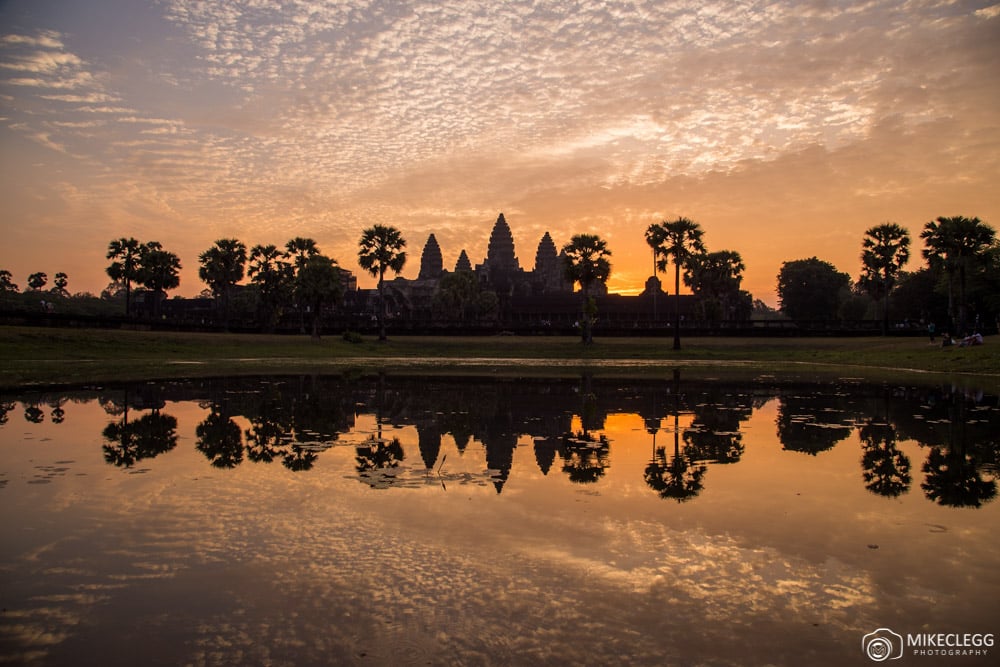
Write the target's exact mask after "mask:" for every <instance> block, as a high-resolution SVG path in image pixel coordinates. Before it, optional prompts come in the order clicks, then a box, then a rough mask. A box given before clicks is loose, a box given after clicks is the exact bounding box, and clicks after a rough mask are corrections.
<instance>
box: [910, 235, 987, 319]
mask: <svg viewBox="0 0 1000 667" xmlns="http://www.w3.org/2000/svg"><path fill="white" fill-rule="evenodd" d="M920 238H922V239H923V240H924V246H925V248H924V251H923V255H924V259H926V260H927V261H928V263H930V265H931V266H932V267H940V268H942V269H943V270H944V272H945V275H946V276H947V277H948V314H949V315H950V316H951V317H952V318H954V316H955V305H954V283H955V276H956V275H957V276H958V334H959V335H964V334H965V331H966V329H965V325H966V303H965V284H966V275H967V273H968V269H969V267H970V266H971V265H972V263H973V262H974V261H975V260H977V259H980V258H982V257H984V256H985V254H986V253H987V252H988V251H989V250H990V248H991V247H992V246H993V245H994V244H995V243H996V231H995V230H994V229H993V228H992V227H990V226H989V225H987V224H986V223H984V222H982V221H981V220H980V219H979V218H965V217H961V216H956V217H952V218H946V217H943V216H942V217H938V218H937V220H932V221H931V222H928V223H927V224H926V225H924V231H922V232H920Z"/></svg>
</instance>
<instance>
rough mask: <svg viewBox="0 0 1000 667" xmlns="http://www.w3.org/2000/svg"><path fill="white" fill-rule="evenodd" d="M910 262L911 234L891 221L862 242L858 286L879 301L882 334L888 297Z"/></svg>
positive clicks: (871, 231)
mask: <svg viewBox="0 0 1000 667" xmlns="http://www.w3.org/2000/svg"><path fill="white" fill-rule="evenodd" d="M909 260H910V232H908V231H906V230H905V229H904V228H902V227H900V226H899V225H897V224H896V223H894V222H885V223H882V224H881V225H876V226H874V227H872V228H871V229H869V230H868V231H866V232H865V237H864V239H863V240H862V241H861V270H862V274H861V285H862V286H863V287H864V288H865V291H867V292H868V293H869V294H871V296H872V297H873V298H875V299H880V300H881V301H882V335H883V336H885V335H886V334H888V332H889V294H890V292H892V290H893V288H894V287H895V286H896V281H897V279H898V278H899V274H900V272H902V270H903V266H904V265H905V264H906V263H907V262H908V261H909Z"/></svg>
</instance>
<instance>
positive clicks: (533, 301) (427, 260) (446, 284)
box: [133, 213, 697, 335]
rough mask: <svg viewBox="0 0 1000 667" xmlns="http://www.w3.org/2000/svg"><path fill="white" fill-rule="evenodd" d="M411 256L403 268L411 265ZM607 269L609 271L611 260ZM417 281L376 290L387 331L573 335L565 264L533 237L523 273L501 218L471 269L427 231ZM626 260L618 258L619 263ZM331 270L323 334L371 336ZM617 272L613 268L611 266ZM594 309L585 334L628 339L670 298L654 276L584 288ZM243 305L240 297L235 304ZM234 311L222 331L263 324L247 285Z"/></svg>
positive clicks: (193, 315)
mask: <svg viewBox="0 0 1000 667" xmlns="http://www.w3.org/2000/svg"><path fill="white" fill-rule="evenodd" d="M412 257H413V256H412V255H411V258H410V261H411V262H412V261H413V259H412ZM612 259H613V262H612V263H613V264H614V258H612ZM419 261H420V266H419V270H418V272H417V277H416V278H404V277H402V276H396V277H395V278H392V279H389V278H388V276H387V279H386V281H385V285H384V291H385V299H386V312H387V326H388V328H389V330H390V332H394V333H420V334H435V333H440V334H451V333H456V334H462V333H465V334H476V333H515V334H548V333H552V334H577V333H579V332H578V330H577V324H578V321H579V319H580V315H581V310H582V300H581V295H580V293H579V292H578V291H574V285H573V284H571V283H570V282H569V281H568V280H567V279H566V278H565V270H564V266H565V264H564V263H565V259H564V256H563V253H561V252H560V251H559V250H558V246H557V245H556V242H555V240H554V239H553V238H552V236H551V234H549V232H545V233H544V234H543V235H542V238H541V239H539V241H538V245H537V246H536V249H535V261H534V267H533V268H532V269H530V270H527V269H525V268H524V267H523V266H522V265H521V262H520V260H519V259H518V256H517V253H516V250H515V241H514V235H513V233H512V232H511V229H510V225H508V224H507V220H506V218H505V217H504V214H503V213H500V214H499V215H498V216H497V219H496V222H495V223H494V224H493V229H492V231H491V232H490V237H489V243H488V244H487V248H486V255H485V257H484V258H483V260H482V262H480V263H478V264H473V263H472V261H471V260H470V257H469V252H468V251H467V249H465V248H463V249H462V250H461V251H460V252H459V255H458V260H457V261H456V262H455V266H454V267H453V268H452V269H451V270H449V269H447V268H445V266H444V260H443V255H442V252H441V246H440V244H439V243H438V240H437V237H436V236H435V235H434V234H433V233H432V234H430V235H429V236H428V237H427V240H426V241H425V242H424V245H423V248H422V249H421V251H420V259H419ZM624 261H625V260H624V259H622V260H619V262H624ZM345 266H350V263H348V262H344V263H342V264H341V266H340V267H339V270H340V284H341V287H342V288H343V291H344V294H343V299H342V300H341V301H340V302H339V303H337V304H330V305H327V306H325V307H324V312H323V317H322V329H323V331H324V332H325V333H328V334H329V333H342V332H345V331H352V332H360V333H372V332H374V331H375V330H376V321H377V313H378V312H379V307H380V306H379V293H378V290H377V289H375V288H371V289H365V288H359V287H358V279H357V275H356V274H355V273H354V272H352V271H350V270H348V269H347V268H345ZM617 268H621V264H618V265H617ZM144 296H146V295H145V294H144V292H143V291H142V290H137V291H135V292H134V293H133V299H134V304H135V308H136V312H137V313H141V314H142V315H141V317H142V316H144V317H146V318H147V319H154V318H151V317H150V315H149V313H148V312H145V311H146V310H148V309H144ZM591 296H593V297H594V299H595V302H596V305H597V320H596V323H595V325H594V331H595V332H596V333H599V334H604V335H608V334H616V335H631V334H634V333H639V334H642V333H654V332H656V333H661V334H662V333H663V332H664V331H665V330H666V329H668V328H670V326H671V322H672V321H673V313H674V308H675V307H676V306H675V299H674V298H673V297H672V296H671V297H669V298H668V294H667V292H666V291H665V290H664V289H663V287H662V285H661V283H660V280H659V278H657V277H656V276H650V277H649V278H648V279H647V281H646V284H645V289H644V290H643V292H642V293H641V294H638V295H622V294H612V293H609V292H608V287H607V285H606V284H604V283H599V284H596V285H593V286H592V287H591ZM241 299H242V300H241ZM233 302H234V304H240V303H242V304H245V305H243V306H242V308H241V307H240V305H235V306H234V308H233V309H231V312H230V313H229V320H228V328H229V329H230V330H237V331H238V330H245V331H254V330H260V328H261V327H262V323H261V321H259V314H258V313H257V312H255V310H256V305H255V303H256V292H255V287H254V286H253V285H251V284H246V285H237V286H236V289H235V290H234V297H233ZM678 305H679V309H680V313H681V318H682V320H683V322H682V326H683V323H684V322H690V323H694V322H695V320H696V316H695V313H696V306H697V304H696V301H695V298H694V297H693V296H691V295H681V297H680V299H679V302H678ZM158 310H159V313H158V314H157V315H156V317H155V321H156V324H157V326H159V327H177V328H184V329H201V328H207V329H211V328H218V327H219V326H220V325H222V324H223V323H222V322H220V321H219V315H220V311H219V309H218V308H217V304H216V303H215V302H214V300H213V299H212V298H209V297H199V298H193V299H186V298H176V297H175V298H172V299H166V300H163V301H162V302H161V304H160V306H159V308H158ZM299 313H300V310H299V309H298V307H297V306H296V304H294V303H288V304H287V306H286V308H285V309H284V313H283V314H282V316H281V319H280V321H279V322H278V324H277V328H276V331H279V332H280V331H284V332H289V333H291V332H293V331H297V330H299V328H300V327H301V316H300V314H299Z"/></svg>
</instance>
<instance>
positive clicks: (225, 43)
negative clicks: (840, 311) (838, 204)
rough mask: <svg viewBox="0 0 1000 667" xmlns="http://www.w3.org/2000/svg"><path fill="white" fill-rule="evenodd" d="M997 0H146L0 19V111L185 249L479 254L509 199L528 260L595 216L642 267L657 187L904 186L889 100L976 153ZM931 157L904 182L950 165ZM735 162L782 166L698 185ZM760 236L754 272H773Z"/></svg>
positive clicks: (748, 168)
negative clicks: (112, 16)
mask: <svg viewBox="0 0 1000 667" xmlns="http://www.w3.org/2000/svg"><path fill="white" fill-rule="evenodd" d="M996 7H997V6H996V5H988V4H985V3H955V2H945V1H938V0H911V1H910V2H907V3H901V4H895V3H876V2H861V3H854V4H849V5H843V4H830V3H822V2H807V3H802V2H784V1H777V0H774V1H769V2H766V3H721V2H719V3H709V4H705V3H696V2H693V0H682V1H673V2H662V1H660V0H635V1H633V2H623V3H605V2H596V1H595V2H569V1H568V0H565V1H564V0H543V1H540V2H528V1H527V0H524V1H512V2H504V3H495V2H486V1H485V0H482V1H480V0H469V1H466V2H461V3H447V4H444V5H442V4H441V3H438V2H432V1H430V0H425V1H418V2H412V3H397V2H390V1H388V0H350V1H347V2H338V3H326V2H315V1H309V0H289V1H288V2H283V3H280V4H279V3H261V2H256V1H251V0H234V1H233V2H227V3H205V2H198V1H195V0H164V2H161V3H157V4H156V5H155V6H153V7H150V8H145V9H143V10H142V11H144V12H147V13H148V15H144V19H145V20H146V22H147V23H148V24H149V25H155V26H157V29H156V30H150V31H149V34H148V35H144V41H143V44H142V45H141V47H139V46H137V47H134V48H135V51H134V52H129V53H122V52H111V53H106V52H103V51H102V50H101V48H100V46H99V45H95V43H93V42H90V41H88V40H87V39H85V38H84V37H86V36H85V35H81V34H80V33H79V30H81V28H80V27H79V26H76V28H77V32H74V31H71V30H64V31H55V30H53V27H52V25H38V26H35V27H34V29H32V30H26V31H24V32H23V33H22V34H8V35H5V36H3V37H0V77H3V81H2V83H0V85H2V88H3V89H2V91H0V92H2V94H3V95H4V99H5V100H7V99H9V100H10V102H9V103H8V102H6V101H5V102H4V114H3V115H4V116H5V117H6V118H7V120H4V121H3V126H4V127H5V128H6V131H12V132H15V133H17V134H18V135H19V136H22V137H33V139H32V140H33V141H34V142H35V143H36V144H37V145H43V144H44V142H43V143H41V144H39V143H38V142H39V141H40V137H45V138H46V140H47V141H49V142H51V146H50V147H54V146H61V147H63V148H64V149H65V150H66V151H67V152H66V153H61V154H60V155H62V156H63V157H64V159H70V156H77V157H78V158H79V159H80V161H81V163H85V164H87V165H89V166H90V168H91V169H90V172H89V173H98V172H100V173H102V174H103V176H102V178H100V179H93V178H88V179H87V183H86V186H85V187H86V188H89V189H90V191H91V195H92V196H93V197H94V198H95V199H101V198H104V199H107V200H108V201H109V202H112V204H111V205H112V206H113V207H114V208H116V209H117V208H121V209H123V210H125V211H128V210H135V211H146V210H148V209H147V207H146V206H144V205H136V206H131V205H128V204H121V205H119V203H118V202H116V201H114V200H116V199H117V198H119V197H120V196H121V192H122V189H121V188H119V187H118V185H117V179H122V180H126V181H128V182H130V183H131V182H135V183H137V184H141V186H137V187H134V188H128V189H126V191H127V192H134V193H138V194H137V196H139V197H140V198H143V199H145V197H146V196H147V194H143V193H148V196H149V197H151V198H152V199H154V200H155V201H157V202H159V203H160V204H164V203H168V205H167V206H163V207H162V208H158V210H164V211H172V212H175V213H176V215H177V216H178V218H177V219H176V220H174V221H172V224H171V225H169V226H164V227H165V228H168V227H169V228H170V229H176V230H177V231H176V232H175V234H176V240H177V242H178V243H181V244H184V245H185V247H184V248H183V249H182V250H183V251H184V252H192V253H197V252H200V250H202V249H203V248H197V247H189V246H188V244H190V245H191V246H194V244H203V245H205V246H207V245H208V244H210V243H211V242H212V240H214V239H213V238H211V236H212V235H213V234H216V233H219V234H222V233H225V234H227V235H233V234H237V233H243V234H244V235H245V236H247V237H248V239H247V240H248V241H250V242H256V241H257V240H258V238H252V239H251V238H249V237H251V236H253V237H268V238H269V240H271V241H275V242H277V241H280V240H282V239H280V238H273V237H274V236H276V235H278V234H282V235H284V234H286V233H287V232H292V231H295V232H296V233H297V234H299V235H301V234H307V235H312V236H316V237H320V238H319V240H321V241H322V242H323V243H324V244H325V245H326V246H327V247H328V248H330V250H329V251H330V252H333V253H335V254H337V255H341V256H351V255H353V254H354V247H353V246H354V243H355V242H356V237H357V235H358V232H359V231H360V228H361V227H362V226H364V225H366V224H370V223H372V222H391V223H394V224H396V223H399V224H402V223H404V222H405V223H406V224H407V225H409V226H408V228H406V229H404V232H405V233H407V235H408V236H410V237H411V238H418V237H422V238H426V235H427V234H428V233H430V232H432V231H434V232H439V233H440V235H439V240H441V241H442V246H443V250H444V253H445V256H446V262H448V261H450V257H451V256H452V255H455V256H457V252H458V249H460V247H466V248H467V249H468V250H469V253H470V256H471V257H473V258H476V256H478V255H480V254H482V253H483V252H484V249H485V237H486V235H488V233H489V226H490V225H491V224H492V220H494V219H495V217H496V213H499V211H501V210H504V211H516V212H517V213H516V214H515V215H514V217H513V218H511V224H512V226H517V225H523V228H524V229H525V230H526V231H525V232H523V234H524V236H525V237H526V238H522V237H520V236H519V237H518V239H517V240H518V243H519V249H518V251H519V254H520V255H521V257H522V263H523V260H524V258H525V257H527V256H528V255H530V254H533V250H534V244H535V243H536V242H537V237H540V235H541V232H543V231H545V230H550V231H552V232H553V233H554V234H555V235H557V236H565V237H567V238H568V236H569V235H570V234H571V233H574V232H576V231H582V230H583V228H584V227H586V228H588V229H598V230H602V231H607V233H608V234H613V235H614V236H616V239H615V244H616V254H615V258H616V262H615V264H616V269H615V270H616V272H619V271H620V272H621V273H619V275H620V276H627V277H628V280H630V281H631V280H633V278H637V279H638V282H637V283H635V284H634V285H633V287H635V286H638V285H641V282H642V281H643V280H644V277H642V275H641V271H640V269H639V268H637V266H634V264H635V263H634V262H630V261H628V260H627V257H630V256H631V255H632V254H633V252H640V251H641V252H642V253H643V255H642V257H643V259H642V260H641V262H642V265H643V266H644V265H645V264H646V262H645V259H644V257H645V254H644V253H645V250H644V248H643V247H642V240H641V230H642V229H643V228H644V227H645V225H647V224H648V223H649V222H651V221H655V219H654V220H649V219H645V222H643V219H644V216H646V215H647V214H655V212H656V211H660V210H662V209H664V208H665V207H666V208H670V209H671V210H673V211H676V212H677V213H678V214H686V215H690V216H692V217H695V218H705V219H706V220H707V221H708V224H713V222H712V217H713V216H714V213H715V212H716V211H728V210H729V209H731V208H732V206H731V205H730V201H733V200H735V201H740V202H743V203H744V204H745V206H746V207H747V208H745V209H744V211H743V212H742V214H743V216H744V217H748V218H752V217H754V216H755V215H756V210H760V209H765V208H766V209H770V207H771V201H765V202H763V203H761V201H760V200H759V199H755V196H756V197H758V198H759V197H761V196H765V197H766V198H769V199H771V200H773V199H775V198H776V197H779V196H784V195H779V193H782V192H787V193H789V196H790V197H791V199H790V200H789V204H790V205H795V204H796V203H798V202H804V203H805V204H806V205H807V206H808V207H809V208H810V210H812V209H815V208H819V207H820V206H822V205H823V204H824V203H825V202H827V199H825V198H820V197H818V196H817V197H814V198H813V199H812V201H810V196H809V194H808V193H806V191H805V190H804V189H803V188H804V187H805V183H806V182H807V181H808V182H810V183H814V184H817V186H818V187H819V188H820V190H819V191H820V192H823V193H826V192H828V191H830V188H827V187H824V183H827V182H833V183H839V184H842V185H843V186H844V187H845V188H846V190H845V191H844V192H841V193H839V200H843V199H844V197H845V196H858V197H860V198H862V199H863V200H864V201H870V200H872V199H873V198H874V199H879V200H888V199H889V198H892V197H895V198H897V199H902V200H904V201H905V199H906V197H907V196H908V194H907V193H908V192H912V187H910V186H909V185H908V184H907V182H906V180H905V178H902V177H900V176H899V174H901V173H911V170H913V169H914V167H913V166H912V165H910V164H908V163H892V162H891V161H889V160H885V159H881V157H878V156H881V155H883V153H875V152H873V151H874V150H875V148H877V149H878V150H879V151H884V152H885V153H884V154H885V155H888V156H892V155H896V156H899V155H902V153H903V152H905V151H900V150H899V147H896V146H892V145H889V144H885V143H884V142H883V141H882V140H881V138H880V137H882V134H881V133H880V128H882V127H885V126H886V124H887V123H890V122H891V123H893V124H895V125H896V126H897V127H898V128H899V131H898V133H897V134H896V136H904V137H905V136H911V135H912V136H921V137H923V136H925V130H927V129H929V128H937V127H952V126H951V125H949V123H957V124H958V126H961V127H964V128H965V131H964V133H963V132H958V133H954V134H950V135H949V136H950V137H952V138H953V139H955V140H956V143H953V144H952V145H951V146H949V147H945V146H942V144H940V143H939V142H938V143H933V144H927V145H926V148H927V149H928V150H931V149H933V150H944V151H946V154H945V155H941V156H938V155H934V156H933V157H932V156H930V155H928V156H927V157H926V158H919V157H918V158H917V160H918V162H919V161H922V162H940V163H942V164H943V163H946V162H947V163H957V164H960V165H964V164H966V162H965V161H972V162H975V161H979V162H980V163H982V161H983V160H984V159H987V161H989V160H988V156H989V154H990V150H991V148H990V147H991V146H995V144H996V143H997V137H996V133H997V131H996V129H995V120H994V119H993V113H992V111H991V110H992V109H995V108H996V105H997V103H998V102H1000V100H998V99H997V95H998V93H997V91H998V90H1000V81H998V78H1000V75H998V74H997V72H998V69H997V68H996V66H995V64H996V60H997V46H996V44H997V43H1000V42H998V40H997V39H996V37H997V15H998V13H997V11H996ZM94 11H95V12H97V13H99V12H101V11H108V10H107V8H105V7H103V6H102V5H101V4H100V3H98V4H97V5H95V9H94ZM94 41H95V42H98V41H100V40H94ZM929 45H933V48H931V47H930V46H929ZM98 123H99V124H98ZM150 140H153V141H150ZM852 151H853V152H852ZM855 152H867V153H868V154H869V155H874V156H876V158H877V160H876V161H877V162H878V163H879V164H880V165H883V168H884V169H885V171H884V172H881V173H876V172H874V171H872V170H870V169H867V168H865V167H864V164H860V165H855V163H854V162H853V161H852V163H851V165H850V167H849V168H851V169H854V168H858V169H859V171H858V173H857V175H856V177H855V178H844V177H843V175H842V174H839V173H834V172H835V168H834V167H831V166H830V165H829V164H828V163H827V162H826V160H827V159H828V158H830V157H831V156H847V155H852V154H854V153H855ZM803 155H815V156H819V157H818V159H816V160H809V167H810V168H813V169H815V171H814V172H812V175H800V174H796V173H788V174H785V173H784V172H782V171H781V170H778V169H774V168H771V167H769V165H779V166H780V165H787V164H791V163H792V162H795V161H796V160H797V159H798V158H789V156H799V157H801V156H803ZM957 155H961V156H962V157H963V160H958V161H956V160H953V159H952V157H953V156H957ZM911 157H912V156H911ZM925 166H926V165H920V167H919V169H918V171H921V176H920V178H921V179H922V180H921V183H923V182H931V183H933V182H934V181H935V179H938V180H940V179H944V180H946V181H947V180H949V179H950V178H951V177H950V176H949V174H948V173H947V172H945V171H944V170H943V167H942V168H940V169H939V170H938V172H939V173H936V174H933V175H924V174H923V171H924V168H925ZM840 168H841V167H836V169H840ZM70 170H72V169H70ZM931 171H933V170H931ZM962 171H963V172H965V171H966V170H965V168H964V166H963V167H962ZM747 173H756V174H769V175H770V176H771V177H772V178H778V177H779V176H780V177H783V178H787V179H788V181H787V182H786V183H783V184H779V183H775V182H768V183H766V184H763V185H759V186H758V191H757V192H756V193H743V192H742V191H737V192H736V193H734V194H730V193H727V192H726V191H724V190H711V189H710V187H709V184H716V187H720V188H722V187H729V186H732V185H733V184H740V183H742V182H743V181H744V179H745V178H746V176H745V174H747ZM993 173H995V172H993ZM830 174H833V178H832V179H825V178H824V175H830ZM77 185H79V186H81V187H84V186H83V184H82V183H77ZM845 193H846V194H845ZM825 196H826V195H825V194H824V197H825ZM831 197H833V199H834V200H837V199H838V197H837V196H833V195H831ZM654 200H656V201H654ZM987 203H989V202H987ZM158 206H159V204H158ZM682 209H683V210H682ZM443 210H447V211H452V212H454V213H452V214H440V213H438V212H440V211H443ZM990 210H991V209H989V208H987V209H983V210H980V211H979V214H980V215H983V216H986V215H988V214H989V212H990ZM461 212H469V213H461ZM471 212H476V213H474V214H473V213H471ZM487 212H488V213H487ZM863 214H864V215H868V212H867V211H865V212H864V213H863ZM859 215H860V214H859ZM782 217H785V216H782ZM118 220H119V221H118V222H117V223H115V224H117V226H118V227H121V226H122V225H128V224H141V221H139V220H137V219H136V218H135V217H134V216H131V217H125V218H119V219H118ZM865 222H866V223H867V222H869V221H867V220H866V221H865ZM876 222H877V221H876ZM109 224H111V223H109ZM714 224H719V223H718V222H715V223H714ZM723 224H724V225H725V226H726V227H730V226H734V224H735V223H733V222H732V221H731V218H727V219H726V221H725V222H724V223H723ZM783 224H787V223H783ZM857 224H861V223H857ZM188 225H190V227H188ZM577 226H578V227H579V229H577V228H576V227H577ZM633 227H634V228H635V229H633ZM482 228H485V230H483V229H482ZM852 229H853V227H852ZM241 230H245V231H242V232H241ZM635 230H638V232H636V231H635ZM108 231H109V232H111V233H110V236H114V235H116V234H120V233H121V229H115V230H110V229H109V230H108ZM630 233H631V234H635V233H639V234H640V236H639V237H637V239H633V240H632V241H630V242H628V243H627V244H626V245H618V244H619V243H624V237H625V236H626V235H627V234H630ZM792 233H793V228H788V227H784V228H782V233H781V234H778V235H779V236H782V235H786V236H787V235H789V234H792ZM536 235H537V236H536ZM259 240H263V239H259ZM446 241H447V244H448V246H447V247H444V245H445V242H446ZM164 242H165V243H169V239H165V240H164ZM737 242H748V243H754V241H753V240H749V241H744V240H743V238H742V237H733V240H732V243H737ZM721 243H722V242H720V244H721ZM725 244H726V245H729V244H730V242H729V239H728V238H727V239H726V241H725ZM617 248H622V250H621V251H619V250H617ZM626 250H627V251H626ZM527 251H530V252H527ZM748 252H751V253H752V251H748ZM851 254H856V252H855V250H854V249H851ZM785 259H789V258H787V257H786V258H785ZM637 261H638V260H637ZM767 261H768V263H769V266H768V268H766V269H765V268H758V267H759V265H760V263H761V260H758V261H755V262H753V263H750V262H748V274H749V273H752V272H756V271H762V272H764V273H765V274H771V275H773V274H774V273H776V270H777V263H776V261H775V259H773V258H772V259H769V260H767ZM188 263H189V264H193V262H188ZM414 270H415V269H414ZM195 282H196V279H187V280H186V284H191V283H195ZM771 282H772V280H771V278H770V277H768V278H767V279H766V280H765V279H763V278H761V279H760V280H758V281H756V284H757V285H758V286H760V285H765V284H769V283H771ZM622 285H624V283H622ZM767 289H770V288H769V287H768V288H767Z"/></svg>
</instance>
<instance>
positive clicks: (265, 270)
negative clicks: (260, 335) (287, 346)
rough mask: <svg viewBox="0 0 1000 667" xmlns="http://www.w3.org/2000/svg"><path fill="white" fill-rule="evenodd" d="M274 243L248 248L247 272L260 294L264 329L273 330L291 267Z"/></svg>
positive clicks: (287, 286) (287, 287) (284, 294)
mask: <svg viewBox="0 0 1000 667" xmlns="http://www.w3.org/2000/svg"><path fill="white" fill-rule="evenodd" d="M285 257H286V255H285V254H283V253H282V252H281V251H280V250H278V247H277V246H275V245H274V244H269V245H255V246H254V247H253V248H252V249H251V250H250V265H249V267H248V268H247V274H248V275H249V276H250V281H251V282H252V283H253V284H254V285H256V286H257V290H258V292H259V294H260V304H261V310H262V311H263V313H262V317H263V320H264V329H265V330H267V331H273V330H274V328H275V326H276V325H277V323H278V319H279V317H280V309H281V304H282V302H283V301H284V299H285V296H286V295H287V294H288V292H289V291H290V288H291V282H292V271H293V269H292V267H291V266H290V265H289V264H288V262H285V261H284V258H285Z"/></svg>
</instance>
